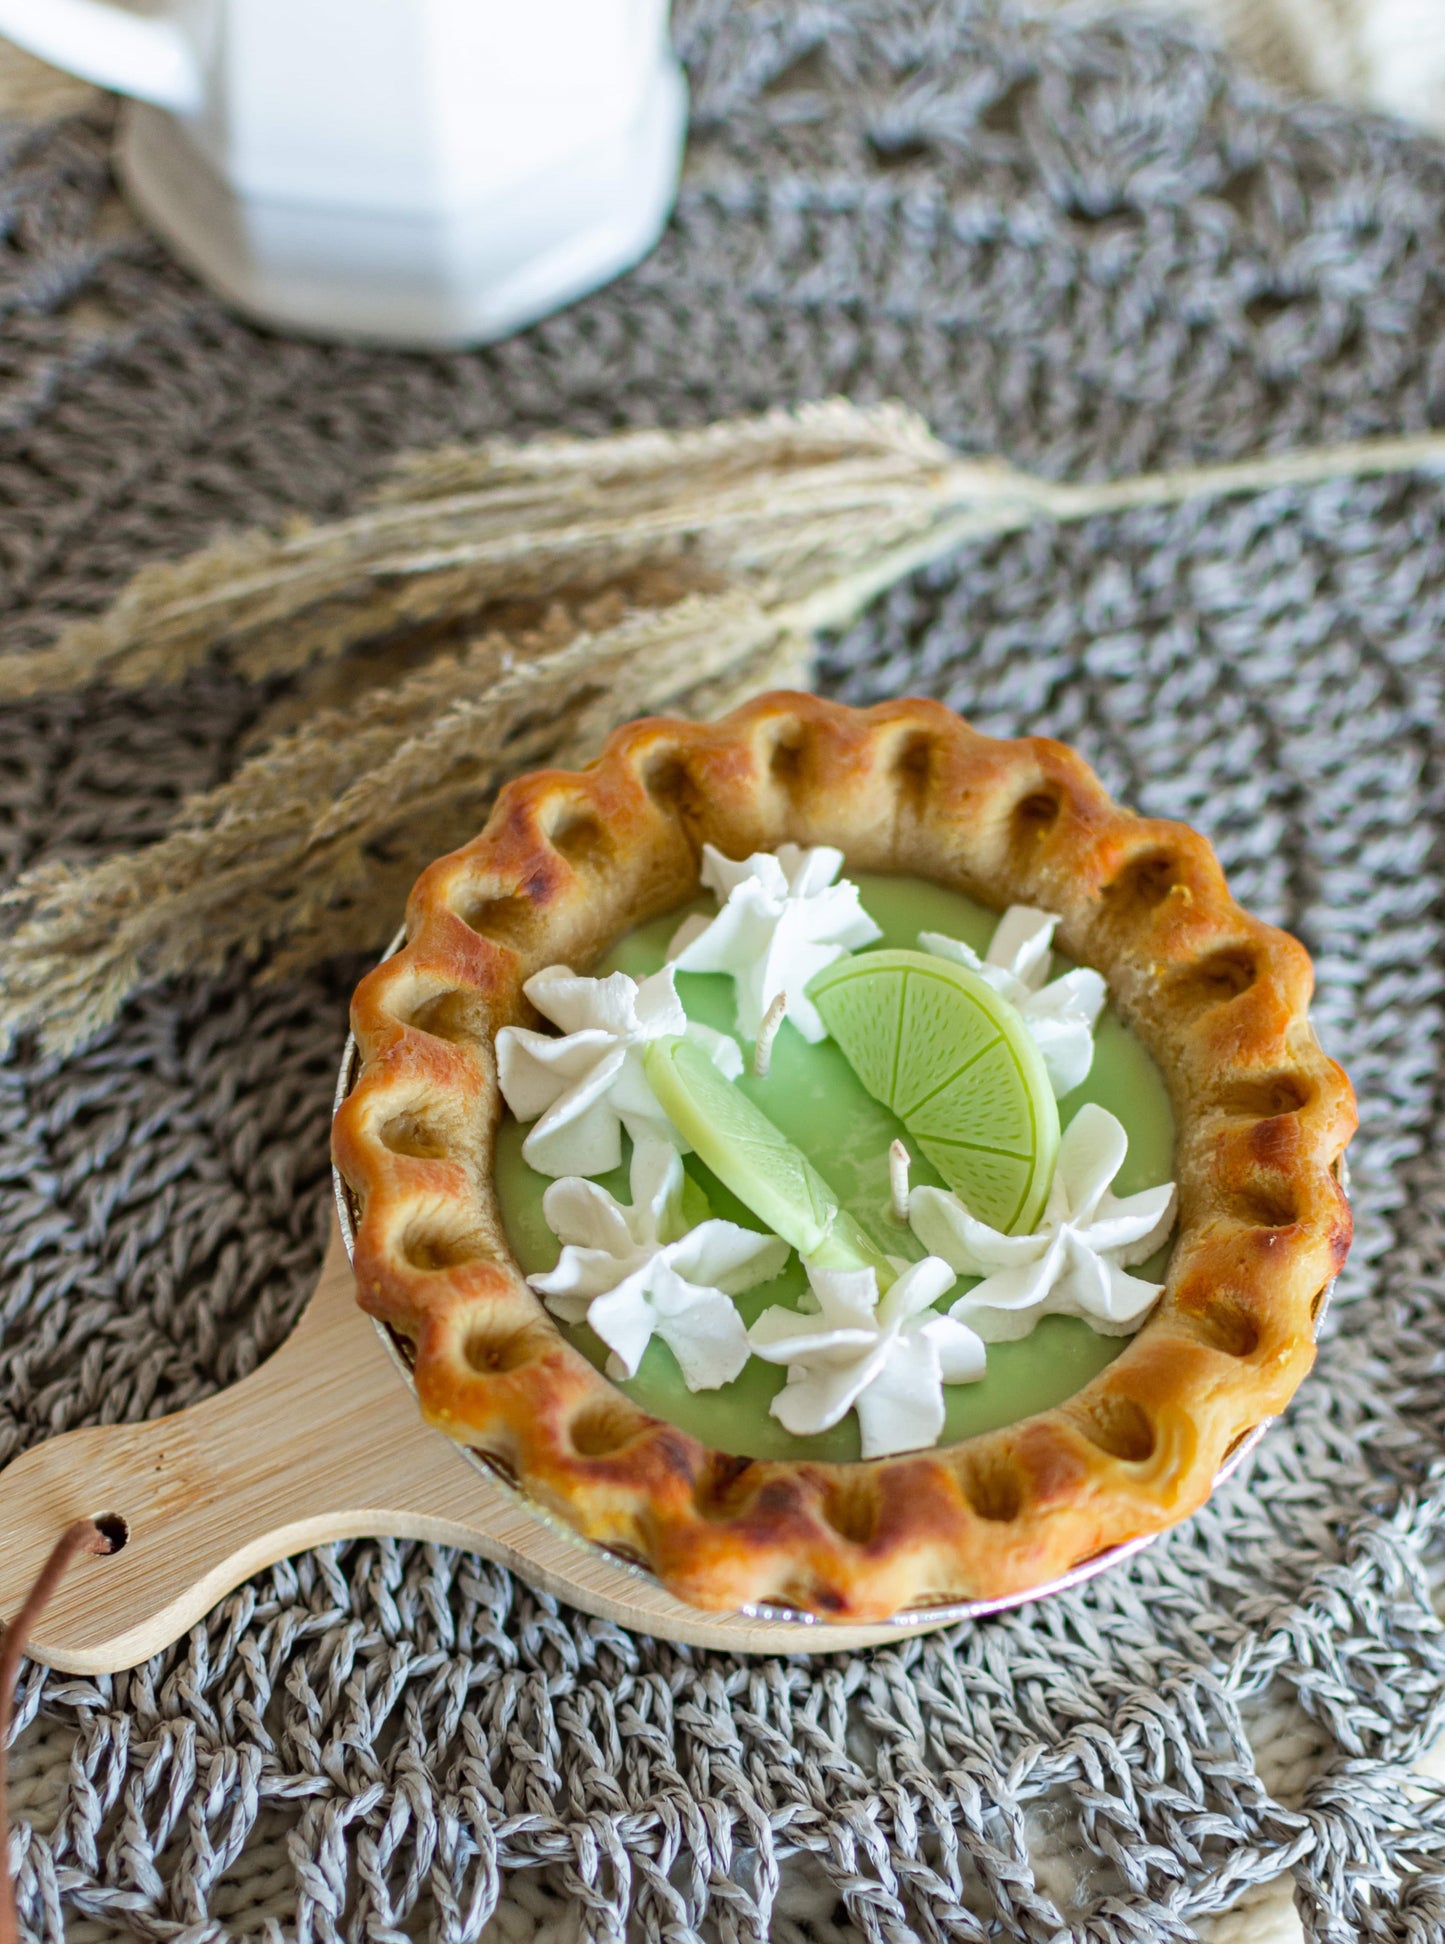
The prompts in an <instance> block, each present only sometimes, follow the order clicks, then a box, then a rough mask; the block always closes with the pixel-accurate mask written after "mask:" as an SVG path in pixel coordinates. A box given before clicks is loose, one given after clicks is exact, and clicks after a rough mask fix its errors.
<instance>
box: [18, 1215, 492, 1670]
mask: <svg viewBox="0 0 1445 1944" xmlns="http://www.w3.org/2000/svg"><path fill="white" fill-rule="evenodd" d="M486 1492H487V1480H486V1479H485V1478H483V1477H481V1476H480V1475H479V1474H478V1473H476V1472H475V1470H474V1469H473V1468H472V1467H471V1466H470V1465H469V1464H468V1463H467V1461H466V1459H465V1457H464V1456H463V1454H462V1453H461V1452H459V1451H458V1450H456V1448H455V1447H454V1446H452V1445H451V1444H450V1443H448V1441H447V1440H446V1439H445V1438H442V1437H439V1436H438V1435H437V1434H436V1433H435V1432H432V1431H429V1430H428V1429H427V1427H426V1426H425V1425H424V1424H423V1423H422V1422H421V1420H420V1418H419V1416H418V1414H417V1408H416V1403H415V1400H414V1399H413V1398H412V1397H411V1396H410V1394H409V1393H408V1391H407V1388H406V1386H405V1384H403V1383H402V1382H401V1381H400V1380H399V1378H398V1375H397V1372H396V1370H395V1369H394V1367H393V1366H392V1364H391V1361H390V1359H389V1358H388V1356H387V1354H386V1351H385V1349H384V1347H383V1345H382V1344H381V1343H380V1341H379V1339H378V1338H377V1336H376V1332H375V1331H374V1329H373V1328H372V1326H371V1325H370V1324H369V1323H368V1322H367V1321H366V1319H365V1318H364V1317H361V1316H360V1315H359V1313H358V1312H357V1310H356V1307H355V1303H354V1299H353V1298H352V1295H351V1276H350V1271H349V1268H348V1266H347V1263H346V1259H345V1255H344V1253H343V1252H342V1250H341V1246H340V1241H339V1238H335V1239H333V1243H332V1248H331V1250H330V1252H329V1253H328V1256H327V1260H326V1264H325V1266H324V1268H323V1271H322V1277H321V1281H320V1282H319V1284H318V1286H317V1290H316V1294H315V1296H314V1297H313V1298H312V1300H311V1303H310V1304H309V1305H308V1307H307V1309H306V1311H305V1313H304V1315H303V1316H302V1318H301V1321H300V1323H299V1324H298V1325H297V1328H296V1330H295V1332H294V1333H293V1335H292V1336H291V1337H290V1338H289V1339H288V1340H287V1341H286V1342H285V1343H284V1344H283V1345H282V1346H281V1348H280V1349H279V1350H278V1351H277V1352H276V1353H275V1355H274V1356H273V1357H271V1358H270V1359H269V1361H268V1362H266V1363H265V1364H263V1365H262V1366H261V1368H260V1369H259V1370H256V1371H254V1372H253V1373H252V1374H251V1375H250V1376H249V1377H247V1378H245V1379H243V1381H242V1382H241V1383H239V1384H236V1385H234V1386H233V1387H232V1388H231V1389H230V1390H227V1391H222V1392H221V1393H220V1394H219V1395H217V1396H215V1397H211V1398H208V1399H207V1400H206V1401H205V1402H204V1403H202V1404H198V1405H193V1406H192V1407H191V1408H190V1409H188V1410H184V1411H179V1412H177V1413H176V1414H175V1415H174V1416H172V1417H167V1418H160V1419H156V1420H153V1421H152V1422H150V1423H147V1424H120V1425H102V1426H98V1427H93V1428H89V1429H86V1430H81V1431H72V1432H70V1433H68V1434H67V1435H66V1436H64V1437H60V1438H53V1439H51V1440H50V1441H49V1442H48V1443H46V1444H42V1445H39V1446H37V1447H36V1448H35V1449H34V1450H32V1451H28V1452H26V1453H25V1454H24V1455H23V1456H22V1457H20V1458H18V1459H16V1460H15V1462H14V1463H13V1464H12V1465H10V1466H8V1467H7V1469H6V1470H5V1472H4V1473H3V1474H0V1527H3V1531H4V1546H3V1556H0V1614H8V1613H13V1612H14V1611H15V1609H16V1607H17V1606H18V1605H19V1603H20V1601H21V1599H23V1597H24V1595H25V1593H26V1591H27V1590H28V1588H29V1586H30V1583H31V1581H32V1580H33V1578H34V1577H35V1574H36V1573H37V1572H38V1571H39V1570H40V1567H41V1565H42V1563H43V1562H44V1559H45V1556H46V1554H47V1553H48V1552H49V1550H50V1548H51V1546H52V1545H53V1544H54V1542H55V1540H56V1538H57V1537H58V1536H59V1534H60V1532H61V1531H62V1530H63V1529H64V1527H65V1526H66V1525H67V1524H68V1523H69V1522H70V1521H71V1520H72V1519H77V1518H83V1517H91V1518H94V1517H100V1516H104V1515H111V1516H113V1517H116V1518H119V1519H122V1520H124V1522H125V1528H126V1541H125V1544H124V1546H123V1547H122V1549H121V1550H120V1551H119V1552H118V1553H115V1554H112V1555H111V1556H110V1557H109V1558H100V1559H92V1558H89V1557H87V1558H85V1559H83V1560H81V1561H79V1562H77V1564H76V1565H75V1566H73V1567H72V1569H71V1571H70V1573H69V1574H68V1575H67V1577H66V1580H65V1582H64V1584H63V1585H62V1587H61V1589H60V1591H59V1593H58V1594H57V1596H56V1598H55V1600H54V1601H53V1603H52V1604H51V1606H50V1608H49V1610H48V1611H47V1613H46V1614H45V1617H44V1619H43V1621H42V1623H41V1625H40V1627H39V1628H38V1629H37V1631H36V1637H35V1641H34V1645H33V1649H32V1651H33V1652H34V1653H35V1655H36V1657H37V1658H39V1659H41V1660H45V1661H48V1662H50V1663H51V1664H52V1665H54V1666H60V1667H65V1668H68V1669H71V1670H73V1671H75V1672H78V1673H91V1672H98V1671H104V1670H107V1669H111V1668H115V1667H123V1666H129V1665H133V1664H134V1663H135V1662H136V1661H139V1660H143V1659H145V1658H146V1657H147V1656H148V1655H149V1654H152V1653H154V1652H156V1651H157V1649H158V1648H159V1647H162V1646H165V1645H167V1644H168V1643H169V1642H170V1641H172V1640H175V1639H176V1638H177V1637H178V1636H179V1635H180V1634H182V1633H184V1632H185V1630H186V1628H187V1627H189V1626H191V1625H192V1624H193V1623H194V1622H195V1621H196V1620H198V1619H199V1618H200V1617H201V1616H202V1615H203V1614H204V1613H206V1612H207V1611H208V1610H209V1609H210V1608H211V1607H212V1606H214V1605H215V1603H216V1601H217V1600H218V1599H220V1598H221V1596H222V1595H223V1594H225V1593H227V1592H229V1591H230V1589H231V1588H232V1587H234V1586H236V1585H238V1584H239V1583H240V1582H241V1581H242V1580H243V1579H245V1578H246V1577H247V1576H248V1575H249V1574H251V1573H253V1572H256V1571H258V1570H259V1569H260V1568H261V1567H263V1566H269V1565H272V1564H274V1562H275V1561H276V1560H278V1559H283V1558H285V1557H286V1556H287V1554H289V1553H293V1552H300V1551H303V1550H304V1549H305V1548H306V1547H308V1546H313V1545H318V1544H321V1543H323V1542H324V1541H326V1540H330V1539H343V1538H354V1537H358V1536H360V1535H362V1534H367V1533H369V1534H383V1535H395V1536H397V1537H402V1538H408V1537H410V1538H436V1539H442V1540H449V1541H465V1542H469V1543H473V1544H474V1543H475V1521H476V1518H477V1516H478V1513H479V1512H481V1513H482V1515H483V1516H484V1515H485V1512H486V1509H487V1508H486V1505H485V1503H483V1504H481V1505H480V1506H479V1504H478V1499H479V1497H480V1498H481V1499H482V1500H483V1501H485V1497H486ZM497 1496H498V1498H499V1499H500V1497H501V1494H500V1493H498V1494H497Z"/></svg>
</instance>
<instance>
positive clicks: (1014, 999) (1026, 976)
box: [918, 905, 1108, 1095]
mask: <svg viewBox="0 0 1445 1944" xmlns="http://www.w3.org/2000/svg"><path fill="white" fill-rule="evenodd" d="M1058 922H1059V921H1058V917H1057V915H1056V914H1055V913H1054V912H1051V911H1036V910H1035V909H1034V908H1033V906H1032V905H1010V906H1009V908H1008V910H1007V911H1006V912H1005V913H1004V915H1003V917H1002V918H1000V919H999V921H998V925H997V927H996V928H995V931H994V935H993V937H992V939H991V940H990V941H989V947H988V951H987V952H986V953H985V954H984V956H983V957H982V958H980V957H979V955H978V953H977V952H976V951H974V949H973V947H972V946H971V945H965V944H964V942H963V940H962V939H961V938H948V937H946V936H945V935H944V934H943V933H942V932H920V933H919V934H918V942H919V944H920V945H921V946H922V947H923V949H924V951H925V952H932V954H933V955H934V957H935V958H945V959H952V960H953V962H954V963H955V964H956V965H966V966H967V967H968V969H969V971H970V972H976V973H977V974H978V976H979V977H980V978H981V979H986V980H987V981H988V983H989V984H990V985H991V986H992V987H993V989H994V991H995V992H997V993H998V994H999V996H1000V997H1001V998H1003V999H1007V1001H1008V1002H1009V1004H1010V1005H1011V1006H1013V1007H1015V1008H1016V1009H1017V1011H1018V1012H1019V1014H1020V1015H1021V1016H1022V1018H1023V1022H1024V1025H1025V1026H1026V1027H1027V1028H1028V1031H1029V1036H1030V1038H1031V1039H1032V1040H1033V1042H1034V1044H1035V1045H1036V1046H1037V1047H1038V1049H1039V1052H1040V1054H1041V1055H1042V1056H1043V1062H1044V1066H1045V1068H1046V1069H1047V1071H1048V1076H1049V1084H1050V1085H1051V1086H1052V1088H1053V1090H1054V1092H1055V1094H1059V1095H1062V1094H1066V1093H1070V1092H1071V1091H1072V1090H1073V1089H1074V1088H1075V1087H1077V1086H1078V1085H1079V1084H1080V1083H1081V1082H1082V1081H1084V1080H1086V1079H1087V1078H1088V1074H1089V1068H1090V1067H1091V1066H1092V1065H1093V1063H1094V1025H1095V1022H1096V1021H1097V1020H1098V1017H1099V1013H1100V1011H1101V1010H1102V1008H1103V1004H1104V1000H1105V998H1106V997H1107V995H1108V987H1107V986H1106V985H1105V984H1104V981H1103V979H1102V978H1101V977H1100V976H1099V974H1098V973H1097V972H1095V971H1094V970H1093V969H1092V968H1091V967H1090V966H1087V965H1081V966H1078V967H1076V969H1075V970H1074V971H1072V972H1065V973H1064V974H1063V976H1062V977H1061V978H1057V979H1053V980H1050V979H1049V954H1050V950H1051V948H1052V946H1053V939H1054V927H1055V926H1056V925H1057V924H1058Z"/></svg>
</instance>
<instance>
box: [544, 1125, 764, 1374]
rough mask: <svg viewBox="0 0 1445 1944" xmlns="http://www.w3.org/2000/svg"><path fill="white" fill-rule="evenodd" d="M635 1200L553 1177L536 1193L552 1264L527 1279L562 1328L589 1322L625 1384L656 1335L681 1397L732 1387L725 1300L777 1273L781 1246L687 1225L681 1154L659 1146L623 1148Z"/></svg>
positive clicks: (741, 1337) (734, 1358)
mask: <svg viewBox="0 0 1445 1944" xmlns="http://www.w3.org/2000/svg"><path fill="white" fill-rule="evenodd" d="M631 1186H632V1205H631V1207H627V1206H625V1205H624V1204H623V1203H621V1202H619V1201H617V1200H616V1199H615V1198H614V1197H613V1196H612V1195H610V1194H608V1192H607V1190H606V1189H605V1188H603V1187H601V1186H599V1184H598V1183H597V1182H595V1181H584V1180H582V1179H580V1178H579V1177H576V1176H574V1177H571V1178H569V1179H567V1180H563V1181H554V1182H553V1183H552V1184H551V1186H550V1187H549V1188H548V1190H547V1192H546V1194H545V1195H544V1196H543V1198H542V1213H543V1214H544V1216H545V1217H546V1220H547V1226H548V1227H549V1228H550V1229H551V1230H552V1233H553V1234H554V1235H555V1236H556V1237H557V1239H558V1240H559V1241H560V1242H561V1243H562V1244H563V1248H562V1254H561V1257H560V1258H559V1260H558V1263H557V1266H556V1268H555V1269H552V1270H549V1271H548V1272H547V1273H546V1274H545V1275H537V1276H529V1277H528V1278H527V1280H528V1282H529V1283H530V1284H531V1286H532V1288H533V1289H535V1290H536V1291H537V1292H538V1294H539V1295H540V1296H542V1298H543V1299H544V1300H545V1302H546V1304H547V1307H548V1309H550V1310H551V1311H552V1313H553V1314H554V1315H555V1316H558V1317H560V1318H561V1319H562V1321H563V1322H564V1323H589V1324H591V1326H592V1328H593V1329H594V1330H595V1331H596V1333H597V1335H598V1336H599V1337H601V1339H602V1341H603V1342H604V1343H605V1344H606V1345H607V1347H608V1349H609V1350H610V1351H611V1352H612V1355H611V1357H610V1358H609V1359H608V1363H607V1374H608V1375H609V1376H610V1377H633V1376H635V1375H636V1374H637V1367H638V1365H639V1364H640V1363H641V1361H642V1353H643V1351H644V1350H646V1348H647V1346H648V1344H649V1343H650V1342H651V1341H652V1339H653V1337H654V1336H659V1337H661V1338H662V1340H663V1342H664V1343H665V1344H666V1345H667V1347H668V1349H669V1350H671V1352H672V1354H673V1355H674V1356H675V1357H676V1359H677V1362H678V1368H679V1369H680V1370H681V1371H682V1377H683V1382H684V1383H685V1384H686V1385H687V1387H688V1389H689V1390H693V1391H699V1390H716V1389H717V1388H718V1387H719V1385H722V1384H730V1383H731V1382H732V1380H733V1378H734V1377H736V1376H737V1374H738V1372H739V1371H740V1370H741V1369H742V1367H743V1365H744V1364H745V1363H746V1362H747V1360H748V1335H747V1330H746V1328H745V1326H744V1324H743V1320H742V1318H741V1317H740V1316H739V1315H738V1312H737V1309H736V1307H735V1305H734V1303H733V1300H732V1299H733V1297H734V1296H739V1295H741V1294H742V1292H743V1291H744V1290H746V1289H752V1288H754V1287H755V1286H756V1285H757V1284H758V1283H761V1282H768V1281H770V1280H771V1278H772V1277H774V1276H776V1275H777V1274H778V1273H779V1272H780V1271H781V1269H782V1268H783V1265H784V1264H785V1263H786V1262H787V1259H788V1245H787V1243H786V1242H784V1241H782V1240H781V1239H780V1238H779V1237H778V1236H776V1235H761V1234H759V1233H758V1231H757V1230H756V1229H746V1228H740V1227H739V1226H738V1224H737V1223H736V1222H724V1221H717V1220H711V1221H706V1222H699V1223H698V1224H697V1226H696V1227H695V1228H688V1227H687V1226H686V1218H685V1217H684V1215H683V1212H682V1191H683V1171H682V1158H681V1156H680V1155H679V1154H678V1151H677V1149H676V1148H675V1147H672V1146H671V1145H669V1144H668V1143H666V1142H661V1141H642V1142H639V1143H638V1145H637V1146H636V1147H635V1148H634V1149H633V1151H632V1168H631Z"/></svg>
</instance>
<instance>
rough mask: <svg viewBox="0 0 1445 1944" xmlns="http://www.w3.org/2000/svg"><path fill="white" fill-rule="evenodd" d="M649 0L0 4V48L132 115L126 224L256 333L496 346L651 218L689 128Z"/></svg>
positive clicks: (660, 21)
mask: <svg viewBox="0 0 1445 1944" xmlns="http://www.w3.org/2000/svg"><path fill="white" fill-rule="evenodd" d="M666 8H667V0H161V4H159V5H157V4H150V5H146V4H145V0H128V3H127V4H122V0H0V34H6V35H8V36H9V37H10V38H11V39H12V40H15V41H18V42H19V43H20V44H21V45H22V46H24V47H27V48H29V49H30V50H31V51H32V52H33V53H35V54H38V55H40V56H41V57H42V58H43V59H45V60H48V61H51V62H53V63H55V65H57V66H59V67H63V68H67V69H69V70H70V71H71V72H72V73H74V74H78V75H81V76H83V77H84V78H86V79H88V80H92V81H97V82H100V83H101V84H102V85H103V86H105V87H109V88H115V89H118V90H119V91H120V92H121V93H123V94H127V95H130V96H132V97H133V100H132V101H131V102H130V103H129V104H128V105H127V109H126V112H125V118H124V122H123V126H122V132H121V137H120V144H119V156H118V159H119V165H120V170H121V175H122V178H123V180H124V182H125V185H126V187H127V189H128V191H129V193H130V195H131V196H132V198H133V199H134V201H135V202H136V204H137V205H138V206H139V208H140V209H141V211H142V212H143V214H144V215H145V216H146V217H147V218H148V219H149V220H150V222H151V223H152V224H153V225H154V226H155V227H156V228H157V229H158V230H160V232H161V233H162V234H163V235H164V236H165V237H166V239H167V240H168V241H169V242H170V243H171V244H172V245H173V247H174V248H175V250H176V252H177V254H178V255H180V256H181V257H182V258H184V259H185V260H186V261H187V262H188V263H189V264H190V265H191V266H192V267H193V268H194V269H195V270H196V271H198V272H199V274H200V275H201V276H203V277H204V278H205V279H206V280H207V281H208V282H209V283H211V284H212V285H214V287H215V288H216V289H217V290H219V291H220V292H221V293H222V294H223V295H224V296H226V297H227V298H229V299H230V300H231V301H232V302H234V303H235V304H237V305H238V306H239V307H240V308H241V309H243V310H245V311H248V312H250V313H251V314H252V315H253V316H256V317H259V318H261V319H263V320H266V321H268V322H273V323H277V324H281V325H284V326H287V327H290V328H299V329H301V330H305V331H310V332H315V333H318V334H320V335H323V336H328V337H330V336H340V337H360V338H371V339H379V340H382V341H385V342H389V343H396V344H410V345H416V346H445V345H459V344H474V343H479V342H483V341H485V340H486V339H489V338H495V337H499V336H502V335H503V334H505V333H506V332H508V331H511V330H514V329H516V328H517V327H518V326H519V325H522V324H525V323H528V322H530V321H531V320H532V319H534V318H536V317H539V316H541V315H543V314H544V313H545V312H547V311H550V310H553V309H555V308H556V307H557V306H558V305H560V304H563V303H566V302H567V301H569V300H570V299H571V298H573V297H576V296H579V295H580V294H581V293H582V292H583V291H585V290H589V289H591V288H593V287H594V286H595V285H597V284H599V283H602V282H604V281H606V279H607V278H609V277H612V276H615V275H616V274H617V273H618V272H619V271H621V270H623V269H626V268H627V267H628V265H630V264H632V263H635V262H636V261H637V259H638V258H639V257H640V256H642V255H644V254H645V252H646V251H647V250H648V249H649V248H650V247H651V246H652V244H653V242H654V241H655V240H656V238H657V235H658V233H659V231H660V230H661V228H662V225H663V223H664V222H665V221H666V219H667V213H668V210H669V209H670V207H671V204H672V198H673V194H674V192H675V189H676V182H677V170H678V161H679V157H680V154H681V148H682V136H683V128H684V122H685V118H686V96H685V91H684V86H683V81H682V76H681V73H680V70H679V68H678V66H677V63H676V61H675V59H674V58H673V56H672V53H671V50H670V48H669V46H668V41H667V19H666Z"/></svg>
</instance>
